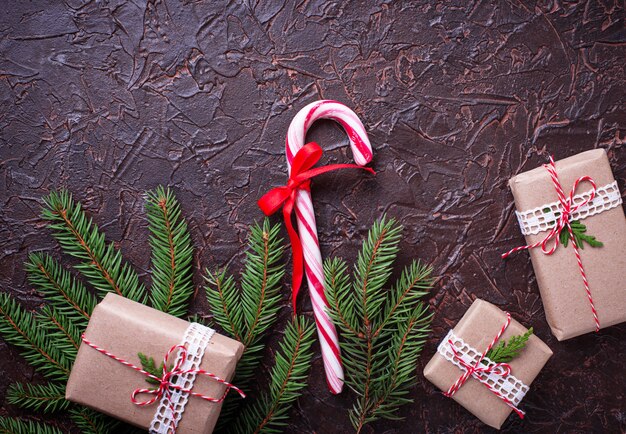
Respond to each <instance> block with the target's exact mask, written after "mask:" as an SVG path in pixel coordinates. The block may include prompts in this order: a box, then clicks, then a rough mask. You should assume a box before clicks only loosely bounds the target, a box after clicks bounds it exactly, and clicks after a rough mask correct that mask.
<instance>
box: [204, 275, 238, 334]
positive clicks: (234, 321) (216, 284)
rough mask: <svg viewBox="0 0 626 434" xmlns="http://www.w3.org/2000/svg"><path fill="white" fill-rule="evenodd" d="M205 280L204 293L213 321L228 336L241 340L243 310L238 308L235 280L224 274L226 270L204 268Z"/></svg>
mask: <svg viewBox="0 0 626 434" xmlns="http://www.w3.org/2000/svg"><path fill="white" fill-rule="evenodd" d="M205 280H206V283H207V285H206V286H205V293H206V298H207V301H208V302H209V306H210V308H211V313H212V314H213V321H215V322H216V323H217V325H219V326H220V327H221V328H222V330H224V332H226V333H227V334H228V335H230V337H232V338H233V339H236V340H238V341H239V342H241V341H242V340H243V336H244V322H243V321H244V320H243V312H242V310H241V309H240V308H239V307H240V306H241V294H240V293H239V291H238V290H237V288H236V286H235V280H234V279H233V277H232V276H227V275H226V270H223V271H217V272H215V273H212V272H210V271H209V270H206V277H205Z"/></svg>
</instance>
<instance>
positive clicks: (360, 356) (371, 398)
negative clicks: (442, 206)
mask: <svg viewBox="0 0 626 434" xmlns="http://www.w3.org/2000/svg"><path fill="white" fill-rule="evenodd" d="M401 233H402V227H401V226H400V225H399V224H397V223H396V221H395V220H393V219H387V218H385V217H383V218H382V219H380V220H379V221H377V222H376V223H375V224H374V226H373V227H372V228H371V230H370V231H369V233H368V236H367V240H366V241H365V242H364V243H363V247H362V249H361V252H360V253H359V256H358V259H357V262H356V264H355V266H354V271H353V273H352V278H351V277H350V275H349V273H348V265H347V264H346V262H345V261H344V260H342V259H328V260H326V261H325V264H324V273H325V279H326V288H327V293H326V296H327V298H328V302H329V304H330V315H331V317H332V319H333V321H334V323H335V325H336V326H337V328H338V329H339V331H340V333H341V339H340V345H341V353H342V360H343V362H344V368H345V374H346V378H345V380H346V384H347V385H348V386H349V387H350V388H351V389H352V390H353V391H354V392H355V394H356V403H355V404H354V406H353V408H352V410H350V412H349V416H350V421H351V422H352V425H353V426H354V428H355V430H356V431H357V432H361V430H362V429H363V427H364V426H365V425H366V424H368V423H370V422H373V421H375V420H377V419H380V418H383V419H393V420H395V419H400V417H399V416H398V415H397V410H398V408H399V407H400V406H402V405H404V404H407V403H409V402H412V400H411V398H409V397H408V394H409V391H410V389H411V388H412V387H413V386H414V385H415V374H416V370H417V359H418V358H419V355H420V352H421V350H422V347H423V345H424V342H425V340H426V337H427V335H428V333H429V331H430V322H431V318H432V314H431V313H429V311H428V305H427V304H425V303H424V302H423V301H422V298H423V297H424V296H425V295H426V294H427V293H428V290H429V289H430V288H431V287H432V284H433V280H432V278H431V277H430V275H431V272H432V271H431V268H430V267H427V266H424V265H422V264H421V263H420V262H418V261H414V262H412V263H411V264H410V265H409V266H408V267H406V268H405V269H404V270H403V272H402V274H401V276H400V278H399V279H398V280H397V281H396V282H395V284H393V285H392V286H391V287H390V288H389V287H388V286H387V284H388V281H389V279H390V277H391V275H392V273H393V263H394V261H395V259H396V256H397V253H398V250H399V249H398V244H399V242H400V239H401Z"/></svg>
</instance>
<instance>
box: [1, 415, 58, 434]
mask: <svg viewBox="0 0 626 434" xmlns="http://www.w3.org/2000/svg"><path fill="white" fill-rule="evenodd" d="M34 433H37V434H62V433H61V430H60V429H58V428H56V427H54V426H52V425H48V424H44V423H38V422H33V421H31V420H21V419H16V418H12V417H2V416H0V434H34Z"/></svg>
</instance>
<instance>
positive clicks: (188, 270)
mask: <svg viewBox="0 0 626 434" xmlns="http://www.w3.org/2000/svg"><path fill="white" fill-rule="evenodd" d="M146 211H147V216H148V223H149V225H148V228H149V229H150V233H151V234H152V236H151V237H150V246H151V247H152V288H151V293H150V300H151V305H152V307H153V308H155V309H158V310H161V311H163V312H167V313H169V314H170V315H174V316H177V317H183V316H184V315H186V313H187V307H188V305H189V299H190V297H191V296H192V295H193V293H194V288H193V283H192V280H191V278H192V260H193V247H192V245H191V236H190V235H189V231H188V229H187V224H186V223H185V220H184V219H183V218H182V216H181V211H180V205H179V204H178V201H177V200H176V198H175V197H174V194H173V193H172V192H171V190H170V189H169V188H168V189H164V188H163V187H161V186H159V187H157V188H156V189H155V190H154V191H151V192H148V193H147V201H146Z"/></svg>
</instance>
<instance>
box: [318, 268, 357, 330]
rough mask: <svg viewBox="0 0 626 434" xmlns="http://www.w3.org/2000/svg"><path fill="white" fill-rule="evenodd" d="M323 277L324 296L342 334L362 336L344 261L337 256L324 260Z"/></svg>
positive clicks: (331, 315)
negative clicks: (324, 281) (324, 282)
mask: <svg viewBox="0 0 626 434" xmlns="http://www.w3.org/2000/svg"><path fill="white" fill-rule="evenodd" d="M324 277H325V280H326V282H327V283H328V284H327V291H326V298H327V300H328V303H329V305H330V306H331V309H329V310H328V313H329V315H330V317H331V319H332V320H333V321H334V322H335V323H337V324H339V328H340V329H341V332H342V334H349V335H352V336H353V337H357V338H363V337H365V334H364V333H363V330H361V328H362V324H360V323H359V316H358V314H357V313H356V311H355V305H356V299H355V297H353V294H352V291H351V289H352V286H351V284H350V276H349V275H348V266H347V265H346V262H345V261H343V260H341V259H339V258H332V259H329V260H327V261H324Z"/></svg>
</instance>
